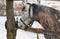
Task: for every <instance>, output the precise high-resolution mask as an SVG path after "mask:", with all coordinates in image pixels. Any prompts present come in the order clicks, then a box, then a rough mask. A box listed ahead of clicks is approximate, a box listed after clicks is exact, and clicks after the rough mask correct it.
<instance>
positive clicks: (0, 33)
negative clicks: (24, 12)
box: [0, 16, 45, 39]
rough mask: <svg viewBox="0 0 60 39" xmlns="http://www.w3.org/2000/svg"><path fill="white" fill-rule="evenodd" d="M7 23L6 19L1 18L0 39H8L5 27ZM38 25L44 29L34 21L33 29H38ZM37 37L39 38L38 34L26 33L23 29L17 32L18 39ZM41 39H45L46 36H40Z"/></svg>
mask: <svg viewBox="0 0 60 39" xmlns="http://www.w3.org/2000/svg"><path fill="white" fill-rule="evenodd" d="M16 17H18V18H20V17H19V16H16ZM5 21H6V17H4V16H0V39H7V37H6V35H7V32H6V29H5V25H4V24H5ZM34 24H35V25H34ZM37 25H38V26H40V27H41V28H43V27H42V26H41V25H40V24H39V23H38V22H37V21H34V23H33V25H32V27H33V28H36V27H37ZM34 26H35V27H34ZM37 28H38V27H37ZM36 37H37V36H36V33H33V32H28V31H24V30H21V29H18V30H17V36H16V39H37V38H36ZM39 39H45V37H44V34H39Z"/></svg>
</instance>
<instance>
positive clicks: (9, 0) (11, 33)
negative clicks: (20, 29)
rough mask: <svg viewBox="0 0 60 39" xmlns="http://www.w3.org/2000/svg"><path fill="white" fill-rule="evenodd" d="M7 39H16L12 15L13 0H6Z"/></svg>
mask: <svg viewBox="0 0 60 39" xmlns="http://www.w3.org/2000/svg"><path fill="white" fill-rule="evenodd" d="M6 15H7V39H16V38H15V37H16V27H15V19H14V13H13V0H6Z"/></svg>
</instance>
